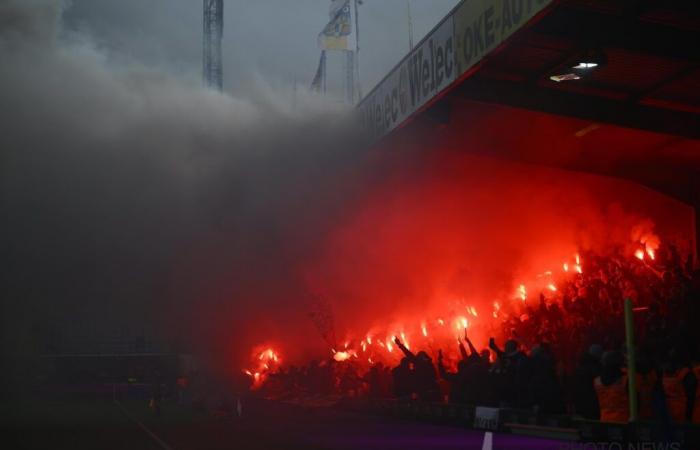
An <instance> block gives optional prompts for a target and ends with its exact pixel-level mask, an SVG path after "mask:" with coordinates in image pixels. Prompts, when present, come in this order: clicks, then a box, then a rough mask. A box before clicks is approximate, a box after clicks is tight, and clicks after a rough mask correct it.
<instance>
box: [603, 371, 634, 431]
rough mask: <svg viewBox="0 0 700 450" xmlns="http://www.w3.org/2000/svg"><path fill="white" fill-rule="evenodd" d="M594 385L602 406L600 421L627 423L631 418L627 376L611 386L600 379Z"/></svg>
mask: <svg viewBox="0 0 700 450" xmlns="http://www.w3.org/2000/svg"><path fill="white" fill-rule="evenodd" d="M594 385H595V391H596V394H597V395H598V404H599V405H600V420H601V421H602V422H618V423H627V422H628V421H629V418H630V407H629V396H628V395H627V376H626V375H623V376H622V377H620V379H619V380H617V381H616V382H614V383H613V384H611V385H609V386H606V385H604V384H603V382H602V381H601V380H600V377H598V378H596V379H595V381H594Z"/></svg>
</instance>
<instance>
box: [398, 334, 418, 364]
mask: <svg viewBox="0 0 700 450" xmlns="http://www.w3.org/2000/svg"><path fill="white" fill-rule="evenodd" d="M394 343H396V346H397V347H398V348H400V349H401V351H402V352H403V354H404V355H406V357H407V358H408V359H411V360H414V359H416V355H414V354H413V352H412V351H410V350H409V349H408V348H407V347H406V346H405V345H403V343H402V342H401V339H399V338H398V336H394Z"/></svg>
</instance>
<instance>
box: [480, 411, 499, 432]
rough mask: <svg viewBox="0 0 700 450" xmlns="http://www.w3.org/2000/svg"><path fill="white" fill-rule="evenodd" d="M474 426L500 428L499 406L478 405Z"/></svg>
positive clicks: (482, 428) (483, 428)
mask: <svg viewBox="0 0 700 450" xmlns="http://www.w3.org/2000/svg"><path fill="white" fill-rule="evenodd" d="M474 428H479V429H481V430H498V408H486V407H484V406H477V407H476V412H475V414H474Z"/></svg>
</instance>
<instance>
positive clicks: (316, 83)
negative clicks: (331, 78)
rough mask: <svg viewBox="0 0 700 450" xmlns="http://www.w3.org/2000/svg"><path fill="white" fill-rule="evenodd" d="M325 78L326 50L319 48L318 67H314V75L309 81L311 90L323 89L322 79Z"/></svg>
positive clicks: (318, 90)
mask: <svg viewBox="0 0 700 450" xmlns="http://www.w3.org/2000/svg"><path fill="white" fill-rule="evenodd" d="M325 78H326V51H325V50H321V59H319V61H318V69H316V75H314V79H313V81H312V82H311V90H312V91H313V92H322V91H325V86H324V79H325Z"/></svg>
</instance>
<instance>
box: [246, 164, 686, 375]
mask: <svg viewBox="0 0 700 450" xmlns="http://www.w3.org/2000/svg"><path fill="white" fill-rule="evenodd" d="M461 159H462V157H450V158H446V160H445V161H438V162H435V161H429V162H428V163H426V164H425V165H423V164H422V165H421V167H419V168H416V170H415V171H411V170H410V169H404V170H403V172H402V173H399V174H398V175H395V176H393V177H388V178H387V181H383V182H382V183H380V185H379V187H377V188H373V189H372V190H371V191H370V192H369V193H367V195H366V196H365V197H363V198H361V199H360V200H359V201H358V202H357V204H356V205H353V207H348V211H346V212H345V213H344V214H345V215H344V217H343V220H342V221H341V225H338V226H337V227H335V228H334V229H333V230H332V232H331V233H329V237H328V238H327V240H326V241H325V242H324V243H323V248H322V249H321V251H320V252H318V253H319V255H316V254H315V255H314V257H313V258H312V260H311V261H310V262H307V263H305V265H304V266H303V275H304V281H305V282H306V284H307V285H308V289H309V291H311V292H319V293H321V294H322V295H323V296H325V297H327V298H328V299H329V300H330V301H331V302H332V304H333V308H334V319H335V325H334V326H335V328H336V333H337V335H338V336H339V337H342V339H340V342H338V343H337V344H334V345H338V346H339V347H338V349H339V350H340V349H342V350H343V351H342V352H341V353H344V352H349V351H350V350H352V351H355V352H357V354H358V355H359V356H360V358H358V359H355V358H353V359H352V362H353V364H355V363H358V364H359V363H361V364H367V363H368V362H369V361H373V362H380V361H381V362H384V363H386V364H390V365H394V364H396V362H397V361H398V358H399V357H400V356H401V352H400V351H398V349H396V350H397V351H394V350H395V348H394V347H395V344H394V342H393V339H394V336H398V337H399V338H400V339H401V341H402V342H403V343H404V344H405V345H406V346H410V348H411V349H412V350H413V351H420V350H425V351H428V352H429V353H430V354H431V356H432V357H433V358H434V357H435V353H436V352H437V350H438V349H443V351H444V352H446V353H447V352H450V351H451V352H454V355H455V356H456V355H457V350H456V346H455V342H454V340H455V337H456V336H459V337H461V336H462V335H463V332H464V330H465V329H468V332H469V337H470V339H471V340H472V341H473V342H474V344H475V345H476V346H477V348H484V347H485V346H486V345H487V342H488V338H489V336H491V335H493V334H494V333H499V332H500V330H501V328H503V327H502V324H503V323H507V322H508V321H509V320H511V319H512V318H514V317H515V318H520V317H523V315H524V314H526V312H527V308H530V307H536V306H537V301H538V299H539V297H540V294H542V293H544V294H545V296H546V301H547V302H548V303H550V302H552V303H555V302H560V301H561V297H562V295H563V294H565V291H566V290H567V286H570V285H571V283H573V282H574V281H575V280H579V279H581V278H583V279H585V278H586V277H589V276H595V274H593V273H587V272H588V270H589V269H588V268H589V267H594V266H595V265H594V260H593V259H592V258H589V255H596V254H608V252H611V251H612V249H617V248H620V251H621V254H623V255H625V257H626V258H629V259H632V258H634V256H637V255H636V253H635V249H640V251H641V253H642V259H644V258H645V257H647V258H648V259H649V260H651V259H652V257H656V258H658V259H659V260H662V259H663V255H664V254H665V253H664V249H665V248H666V245H665V244H666V242H665V240H666V237H665V236H666V235H667V234H668V233H666V232H664V233H663V234H662V233H661V232H660V233H659V234H662V235H663V236H664V246H661V245H660V241H659V239H658V238H655V235H654V234H653V233H651V231H650V230H651V229H652V228H653V227H652V226H650V225H646V226H642V227H639V231H638V232H637V231H635V232H631V231H630V230H633V229H635V227H637V225H638V224H639V223H641V222H643V221H644V220H646V219H643V218H645V217H647V216H650V217H654V218H655V219H656V218H657V217H658V218H659V221H658V222H657V225H656V226H657V227H659V228H662V229H664V231H666V230H670V231H671V233H673V232H676V235H679V236H683V235H684V233H683V231H684V230H685V228H684V224H682V223H681V222H683V220H680V219H677V218H678V217H685V216H686V212H687V217H692V211H690V209H688V210H687V211H686V210H685V209H683V208H685V207H684V206H682V205H680V206H679V205H677V204H674V203H672V202H673V201H669V200H668V199H665V198H662V199H659V198H657V197H655V195H657V194H653V193H648V192H642V193H641V194H640V189H639V188H638V187H635V186H632V187H630V186H627V185H621V184H622V182H614V183H613V182H611V181H609V180H605V179H603V180H601V179H597V178H596V179H594V180H592V181H591V178H592V177H588V176H584V175H579V174H572V173H569V172H566V173H558V172H557V171H549V170H548V169H532V170H530V169H529V168H525V169H523V166H520V165H518V166H517V167H516V169H517V170H511V169H508V167H511V168H512V166H513V165H512V164H511V165H508V164H502V163H501V162H497V163H496V162H491V161H487V162H485V163H484V162H483V161H476V162H474V161H473V159H472V158H464V159H465V160H468V162H469V163H470V164H460V163H459V162H460V160H461ZM471 163H473V164H471ZM504 166H505V167H506V168H505V169H504V168H503V167H504ZM520 170H523V173H522V174H521V173H520ZM533 173H536V174H538V175H533ZM542 174H544V175H542ZM504 179H507V180H509V181H508V183H502V180H504ZM540 180H546V181H540ZM482 186H485V187H484V188H483V189H482ZM492 191H493V192H492ZM669 202H670V203H669ZM669 205H670V206H669ZM674 208H675V209H677V210H678V211H680V212H678V213H676V214H673V215H671V214H661V213H662V212H664V211H666V210H668V209H674ZM664 217H674V219H673V220H674V222H669V221H666V222H664ZM669 220H670V219H669ZM675 221H677V223H676V222H675ZM688 223H691V221H690V220H688ZM674 227H675V228H674ZM688 229H689V230H690V229H692V227H688ZM633 255H634V256H633ZM652 255H653V256H652ZM637 257H639V256H637ZM589 264H590V266H589ZM584 266H585V268H586V273H584V270H583V269H584ZM640 269H644V268H643V267H640ZM591 272H593V271H592V270H591ZM495 299H497V300H495ZM301 308H302V307H301V306H300V309H301ZM303 312H304V311H303V310H302V313H303ZM302 317H303V316H302ZM530 320H532V319H530ZM304 325H306V324H304V323H300V324H298V325H297V327H298V328H301V327H303V326H304ZM288 335H290V336H292V338H290V339H289V341H290V342H289V343H287V344H285V347H282V350H283V351H284V355H285V358H286V359H292V356H291V352H295V355H294V356H296V355H302V356H300V357H299V361H308V360H310V359H312V358H309V357H307V355H313V353H312V351H311V350H308V353H307V354H302V353H303V352H302V350H304V349H308V348H310V347H312V345H311V344H309V343H308V342H304V341H302V340H301V339H296V338H294V337H293V336H294V334H293V333H289V334H288ZM496 337H497V338H503V337H504V336H499V335H497V336H496ZM316 339H317V341H316V342H315V343H314V345H315V346H316V348H317V347H324V345H325V343H324V340H323V339H322V338H321V337H316ZM328 347H329V346H328V345H325V352H326V355H327V354H328ZM360 352H362V353H360ZM316 354H318V353H316ZM336 355H337V353H336ZM256 357H258V355H256ZM302 357H304V358H306V359H302ZM334 358H336V360H338V359H337V358H340V360H341V361H345V360H347V359H348V356H347V355H340V356H334ZM296 361H297V360H296V359H295V362H296ZM271 367H274V366H271ZM253 369H257V366H256V367H253Z"/></svg>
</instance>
